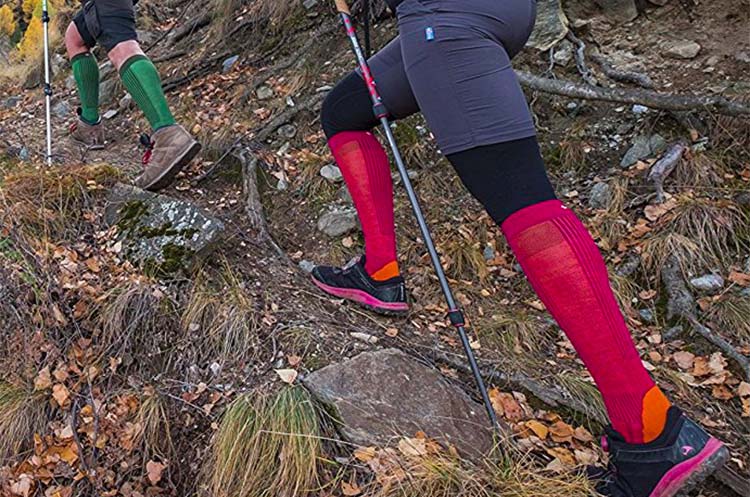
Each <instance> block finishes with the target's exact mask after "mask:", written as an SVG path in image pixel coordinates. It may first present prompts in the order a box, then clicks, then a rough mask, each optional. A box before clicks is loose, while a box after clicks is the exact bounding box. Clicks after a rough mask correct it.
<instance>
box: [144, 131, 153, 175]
mask: <svg viewBox="0 0 750 497" xmlns="http://www.w3.org/2000/svg"><path fill="white" fill-rule="evenodd" d="M140 142H141V145H142V146H143V147H145V148H146V151H145V152H144V153H143V158H142V159H141V164H143V166H144V167H145V166H148V163H149V162H151V156H152V155H153V152H154V145H155V143H154V142H153V141H152V140H151V137H150V136H148V135H147V134H145V133H144V134H142V135H141V137H140Z"/></svg>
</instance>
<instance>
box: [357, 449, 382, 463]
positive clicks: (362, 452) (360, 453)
mask: <svg viewBox="0 0 750 497" xmlns="http://www.w3.org/2000/svg"><path fill="white" fill-rule="evenodd" d="M376 453H377V450H376V449H375V447H359V448H358V449H356V450H355V451H354V457H355V458H357V459H358V460H360V461H362V462H369V461H371V460H373V459H375V455H376Z"/></svg>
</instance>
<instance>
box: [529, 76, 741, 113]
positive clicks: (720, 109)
mask: <svg viewBox="0 0 750 497" xmlns="http://www.w3.org/2000/svg"><path fill="white" fill-rule="evenodd" d="M517 74H518V79H519V81H520V82H521V84H522V85H523V86H525V87H527V88H529V89H531V90H537V91H541V92H545V93H552V94H554V95H561V96H564V97H570V98H580V99H583V100H599V101H603V102H616V103H622V104H640V105H644V106H646V107H651V108H652V109H664V110H673V111H685V110H705V111H711V112H716V113H718V114H725V115H728V116H735V117H742V116H750V106H748V105H745V104H743V103H740V102H735V101H732V100H729V99H727V98H725V97H722V96H718V95H717V96H709V95H698V96H694V95H676V94H668V93H659V92H655V91H651V90H640V89H623V88H600V87H595V86H590V85H583V84H580V83H575V82H573V81H565V80H559V79H547V78H542V77H540V76H536V75H534V74H531V73H529V72H525V71H517Z"/></svg>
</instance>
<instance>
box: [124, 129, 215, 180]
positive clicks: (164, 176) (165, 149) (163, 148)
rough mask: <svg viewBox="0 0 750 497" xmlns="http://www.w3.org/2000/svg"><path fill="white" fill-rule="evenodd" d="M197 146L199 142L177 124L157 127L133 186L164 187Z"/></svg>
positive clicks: (190, 156) (195, 150)
mask: <svg viewBox="0 0 750 497" xmlns="http://www.w3.org/2000/svg"><path fill="white" fill-rule="evenodd" d="M200 149H201V145H200V143H198V142H197V141H195V139H194V138H193V137H192V136H191V135H190V133H188V132H187V131H186V130H185V128H183V127H182V126H180V125H179V124H174V125H172V126H167V127H166V128H161V129H160V130H158V131H157V132H156V133H154V134H153V136H152V137H151V147H150V148H149V150H148V151H146V154H145V155H144V156H143V166H144V171H143V174H141V175H140V176H138V177H137V178H136V179H135V186H137V187H138V188H143V189H144V190H149V191H152V192H155V191H158V190H161V189H163V188H166V187H168V186H169V185H170V184H171V183H172V180H174V177H175V176H177V173H179V172H180V171H181V170H182V168H183V167H185V166H186V165H187V164H188V163H189V162H190V161H191V160H193V158H194V157H195V156H196V155H197V154H198V152H200Z"/></svg>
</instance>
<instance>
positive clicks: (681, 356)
mask: <svg viewBox="0 0 750 497" xmlns="http://www.w3.org/2000/svg"><path fill="white" fill-rule="evenodd" d="M672 359H674V362H676V363H677V366H678V367H679V368H680V369H684V370H686V371H687V370H688V369H690V368H692V367H693V363H694V362H695V354H691V353H690V352H686V351H683V350H681V351H679V352H675V353H674V354H672Z"/></svg>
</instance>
